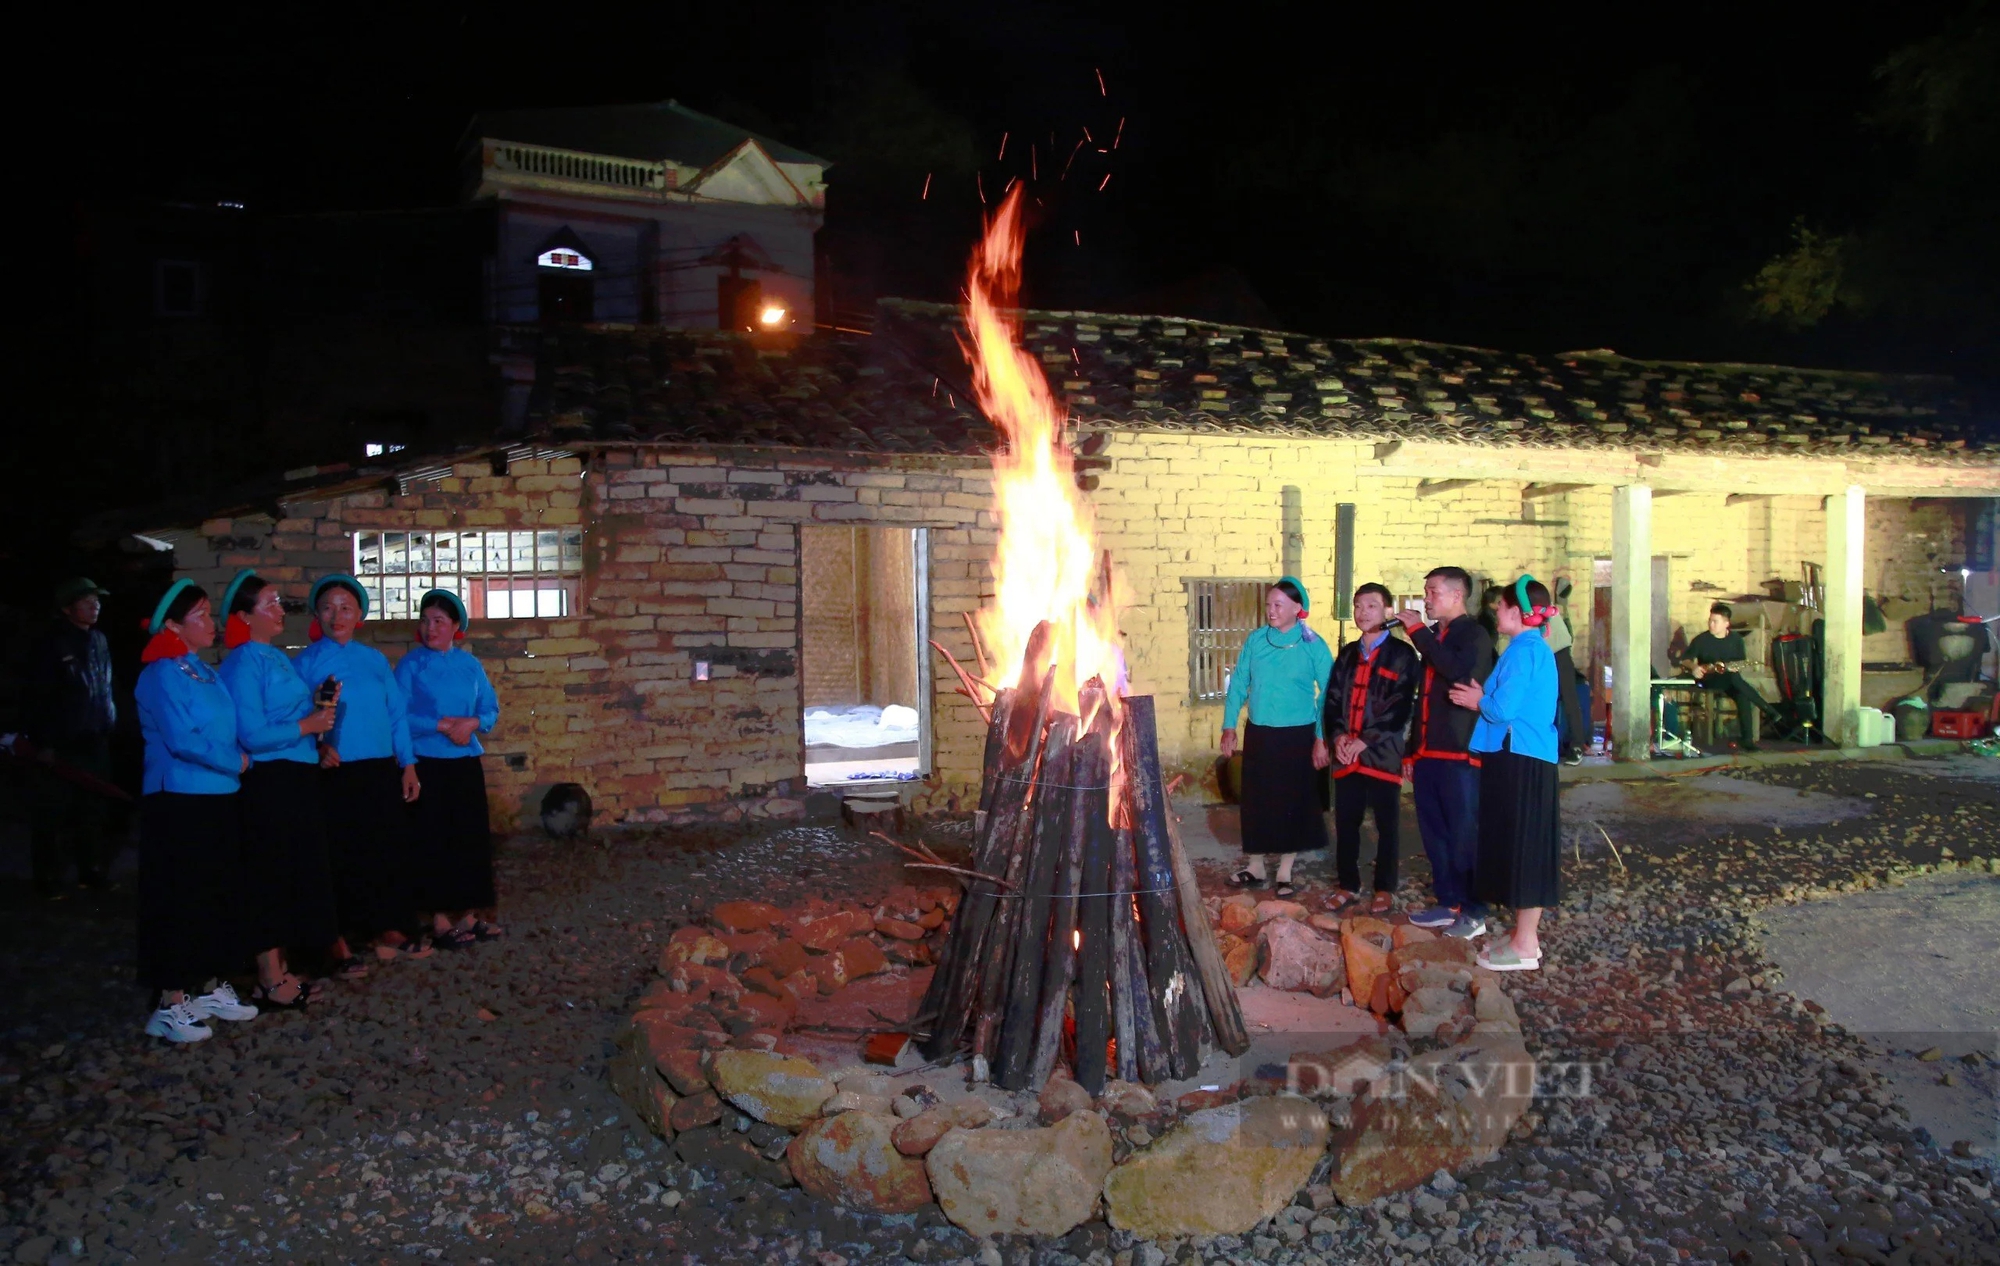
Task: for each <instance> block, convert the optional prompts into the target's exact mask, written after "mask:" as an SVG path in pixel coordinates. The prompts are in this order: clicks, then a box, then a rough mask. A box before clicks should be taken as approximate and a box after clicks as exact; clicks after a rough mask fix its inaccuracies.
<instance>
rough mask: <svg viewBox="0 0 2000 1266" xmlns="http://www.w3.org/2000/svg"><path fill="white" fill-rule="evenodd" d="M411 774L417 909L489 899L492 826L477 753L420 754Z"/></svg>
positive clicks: (461, 906) (463, 906)
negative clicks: (418, 790)
mask: <svg viewBox="0 0 2000 1266" xmlns="http://www.w3.org/2000/svg"><path fill="white" fill-rule="evenodd" d="M417 780H418V781H419V782H421V783H423V785H424V790H423V794H421V795H419V796H418V797H417V802H416V804H414V805H412V806H411V814H410V820H411V827H412V830H413V832H414V838H413V839H412V840H411V844H410V858H411V871H412V877H413V878H414V880H415V883H416V896H417V909H419V910H432V911H437V910H450V911H457V910H476V909H483V908H485V907H487V906H490V905H492V904H493V902H494V897H493V830H492V826H491V823H490V822H489V820H488V817H487V810H486V770H485V768H484V767H483V766H482V765H481V764H480V760H479V758H478V757H477V756H449V757H420V758H418V760H417Z"/></svg>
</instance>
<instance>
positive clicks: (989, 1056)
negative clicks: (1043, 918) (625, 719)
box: [972, 664, 1056, 1068]
mask: <svg viewBox="0 0 2000 1266" xmlns="http://www.w3.org/2000/svg"><path fill="white" fill-rule="evenodd" d="M1055 677H1056V669H1055V665H1054V664H1051V665H1049V670H1048V672H1047V674H1046V675H1045V676H1044V677H1043V679H1042V689H1041V701H1040V706H1039V707H1038V708H1037V709H1036V714H1035V716H1036V719H1035V725H1036V729H1035V730H1034V731H1033V732H1032V733H1031V734H1030V736H1029V740H1028V755H1027V759H1026V760H1024V761H1023V762H1022V763H1021V765H1020V766H1019V767H1018V768H1016V769H1015V771H1014V777H1015V778H1017V779H1019V780H1020V781H1022V782H1023V783H1025V784H1026V787H1025V790H1024V791H1023V794H1022V799H1021V801H1020V808H1019V811H1018V812H1017V813H1016V814H1015V815H1014V818H1013V820H1012V821H1011V822H1010V823H1006V824H1004V825H1006V826H1007V827H1008V828H1009V832H1010V833H1009V835H1007V836H1005V837H1001V838H999V839H996V841H995V844H994V847H995V849H996V850H997V851H996V853H995V855H994V865H995V869H994V870H991V871H988V872H987V873H988V874H997V875H1000V876H1002V877H1003V878H1004V879H1006V881H1007V890H1008V892H1009V893H1018V892H1020V891H1021V881H1022V878H1023V876H1024V874H1025V872H1026V871H1027V868H1028V864H1027V854H1028V845H1029V842H1030V841H1031V840H1032V839H1033V837H1034V832H1035V818H1034V813H1033V806H1034V795H1035V781H1036V779H1037V778H1038V777H1039V776H1040V772H1041V757H1042V753H1043V751H1044V750H1045V745H1046V743H1047V742H1048V733H1049V730H1050V728H1051V727H1050V725H1049V722H1050V720H1051V717H1050V712H1051V710H1052V708H1053V706H1054V704H1055V690H1054V686H1055ZM1021 914H1022V911H1021V903H1020V901H1019V900H1016V899H1012V898H1010V897H1001V896H999V895H998V894H995V896H994V901H993V910H992V913H991V916H990V918H989V922H988V926H987V931H986V945H985V947H984V948H983V949H982V950H981V951H980V961H979V969H978V974H979V988H978V989H977V990H976V991H975V992H974V993H973V995H972V997H974V998H976V999H977V1001H978V1009H977V1010H976V1011H974V1012H973V1015H972V1022H973V1043H972V1049H973V1052H974V1053H975V1054H979V1055H984V1056H985V1057H986V1062H987V1065H988V1067H989V1068H990V1067H991V1066H992V1065H993V1064H995V1063H997V1062H998V1060H999V1057H1000V1019H1001V1015H1002V1013H1003V1011H1004V1009H1005V1006H1006V989H1007V967H1008V965H1009V964H1010V963H1011V962H1012V961H1013V958H1014V936H1015V932H1016V929H1017V928H1019V927H1020V920H1021Z"/></svg>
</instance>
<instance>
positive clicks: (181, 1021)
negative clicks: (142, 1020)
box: [146, 1002, 215, 1042]
mask: <svg viewBox="0 0 2000 1266" xmlns="http://www.w3.org/2000/svg"><path fill="white" fill-rule="evenodd" d="M146 1034H147V1036H149V1037H163V1038H165V1039H167V1040H168V1041H169V1042H206V1041H207V1040H208V1039H209V1038H211V1037H214V1036H215V1033H214V1031H213V1030H211V1029H210V1028H209V1027H208V1026H207V1025H205V1024H203V1023H202V1022H201V1017H200V1016H199V1015H197V1014H196V1013H195V1009H194V1008H193V1007H192V1006H190V1005H189V1004H187V1003H185V1002H176V1003H175V1004H174V1005H173V1006H171V1007H161V1008H160V1009H159V1010H158V1011H155V1012H153V1018H152V1019H150V1020H148V1021H146Z"/></svg>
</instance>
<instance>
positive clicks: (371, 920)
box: [320, 756, 417, 941]
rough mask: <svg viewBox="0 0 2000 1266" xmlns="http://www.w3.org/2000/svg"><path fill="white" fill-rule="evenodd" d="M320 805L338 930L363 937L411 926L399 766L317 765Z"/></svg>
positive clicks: (383, 761)
mask: <svg viewBox="0 0 2000 1266" xmlns="http://www.w3.org/2000/svg"><path fill="white" fill-rule="evenodd" d="M320 803H321V805H322V806H323V807H324V809H325V817H326V848H327V858H328V860H329V861H330V862H331V863H332V865H333V894H334V906H335V910H336V912H337V915H338V918H339V922H340V930H341V932H342V934H343V935H345V936H346V937H348V939H350V940H355V941H371V940H374V939H375V938H376V937H378V936H380V935H381V934H382V933H384V932H402V933H405V934H409V933H412V932H414V931H416V922H417V919H416V910H417V903H416V901H415V899H414V896H413V894H412V893H411V891H410V815H409V810H408V809H407V807H406V806H405V805H404V804H403V770H402V767H401V766H399V765H397V764H396V762H395V760H394V759H393V758H392V757H388V756H383V757H378V758H376V759H374V760H350V761H342V762H341V763H340V764H339V765H337V766H335V767H334V768H332V769H323V770H321V771H320Z"/></svg>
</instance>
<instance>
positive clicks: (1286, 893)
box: [1271, 879, 1299, 900]
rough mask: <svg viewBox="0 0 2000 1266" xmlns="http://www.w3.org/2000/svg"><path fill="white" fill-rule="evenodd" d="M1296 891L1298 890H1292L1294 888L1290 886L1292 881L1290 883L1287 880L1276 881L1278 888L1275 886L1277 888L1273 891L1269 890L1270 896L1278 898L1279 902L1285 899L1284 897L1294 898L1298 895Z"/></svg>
mask: <svg viewBox="0 0 2000 1266" xmlns="http://www.w3.org/2000/svg"><path fill="white" fill-rule="evenodd" d="M1298 891H1299V890H1298V889H1297V888H1294V887H1293V886H1292V881H1291V880H1289V879H1280V880H1279V881H1278V886H1277V887H1275V888H1273V889H1271V895H1272V896H1274V897H1277V898H1279V899H1280V900H1283V899H1284V898H1286V897H1295V896H1297V895H1298Z"/></svg>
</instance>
